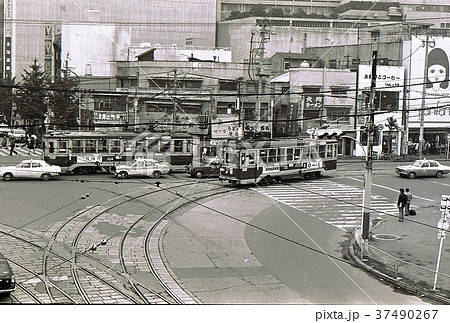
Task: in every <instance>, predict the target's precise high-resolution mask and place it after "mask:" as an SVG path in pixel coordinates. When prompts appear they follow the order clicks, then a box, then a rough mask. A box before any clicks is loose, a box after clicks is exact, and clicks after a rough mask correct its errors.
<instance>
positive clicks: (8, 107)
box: [0, 78, 16, 126]
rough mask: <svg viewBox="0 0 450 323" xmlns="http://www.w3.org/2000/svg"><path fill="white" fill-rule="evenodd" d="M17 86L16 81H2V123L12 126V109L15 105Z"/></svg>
mask: <svg viewBox="0 0 450 323" xmlns="http://www.w3.org/2000/svg"><path fill="white" fill-rule="evenodd" d="M15 86H16V81H15V79H9V78H8V79H0V115H1V116H3V119H4V120H2V122H6V123H7V124H9V125H10V126H11V125H12V124H11V122H12V120H11V115H12V108H13V103H14V95H13V91H14V87H15Z"/></svg>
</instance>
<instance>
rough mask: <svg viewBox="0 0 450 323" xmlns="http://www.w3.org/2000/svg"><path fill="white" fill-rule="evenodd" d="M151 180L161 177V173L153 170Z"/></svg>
mask: <svg viewBox="0 0 450 323" xmlns="http://www.w3.org/2000/svg"><path fill="white" fill-rule="evenodd" d="M152 177H153V178H160V177H161V172H160V171H159V170H155V171H154V172H153V174H152Z"/></svg>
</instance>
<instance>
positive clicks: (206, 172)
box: [186, 159, 220, 178]
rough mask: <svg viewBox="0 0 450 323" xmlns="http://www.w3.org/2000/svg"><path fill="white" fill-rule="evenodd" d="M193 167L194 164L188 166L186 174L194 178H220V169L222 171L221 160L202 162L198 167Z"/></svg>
mask: <svg viewBox="0 0 450 323" xmlns="http://www.w3.org/2000/svg"><path fill="white" fill-rule="evenodd" d="M193 165H194V164H193V163H190V164H189V165H188V166H186V172H187V173H189V174H190V175H191V176H192V177H196V178H202V177H205V176H208V177H216V176H219V169H220V160H219V159H211V160H209V161H201V162H199V163H197V165H196V166H193Z"/></svg>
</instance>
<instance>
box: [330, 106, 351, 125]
mask: <svg viewBox="0 0 450 323" xmlns="http://www.w3.org/2000/svg"><path fill="white" fill-rule="evenodd" d="M349 114H350V108H347V107H327V121H333V122H337V123H348V122H349V121H350V119H349Z"/></svg>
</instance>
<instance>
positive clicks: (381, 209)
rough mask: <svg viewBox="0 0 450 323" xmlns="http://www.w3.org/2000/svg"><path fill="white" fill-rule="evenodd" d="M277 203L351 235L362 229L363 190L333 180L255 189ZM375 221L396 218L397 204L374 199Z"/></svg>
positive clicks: (372, 214)
mask: <svg viewBox="0 0 450 323" xmlns="http://www.w3.org/2000/svg"><path fill="white" fill-rule="evenodd" d="M253 190H255V191H257V192H259V193H261V194H264V195H265V196H267V197H269V198H271V199H274V200H276V201H278V202H281V203H284V204H286V205H289V206H291V207H293V208H295V209H297V210H300V211H303V212H305V213H307V214H309V215H311V216H313V217H316V218H319V219H321V220H323V221H325V222H326V223H328V224H330V225H333V226H335V227H338V228H340V229H341V230H344V231H348V232H351V231H352V230H353V229H354V228H355V227H357V226H359V225H361V214H362V197H363V190H362V189H360V188H357V187H353V186H350V185H346V184H339V183H335V182H332V181H330V180H317V181H314V182H310V181H308V182H306V181H305V182H297V183H295V184H292V185H289V186H287V185H282V184H277V185H271V186H263V187H258V188H253ZM370 213H371V217H372V219H376V218H380V219H381V218H384V217H386V216H396V215H397V213H398V209H397V206H396V204H395V203H392V202H389V201H388V200H387V198H385V197H383V196H380V195H372V197H371V205H370Z"/></svg>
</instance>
